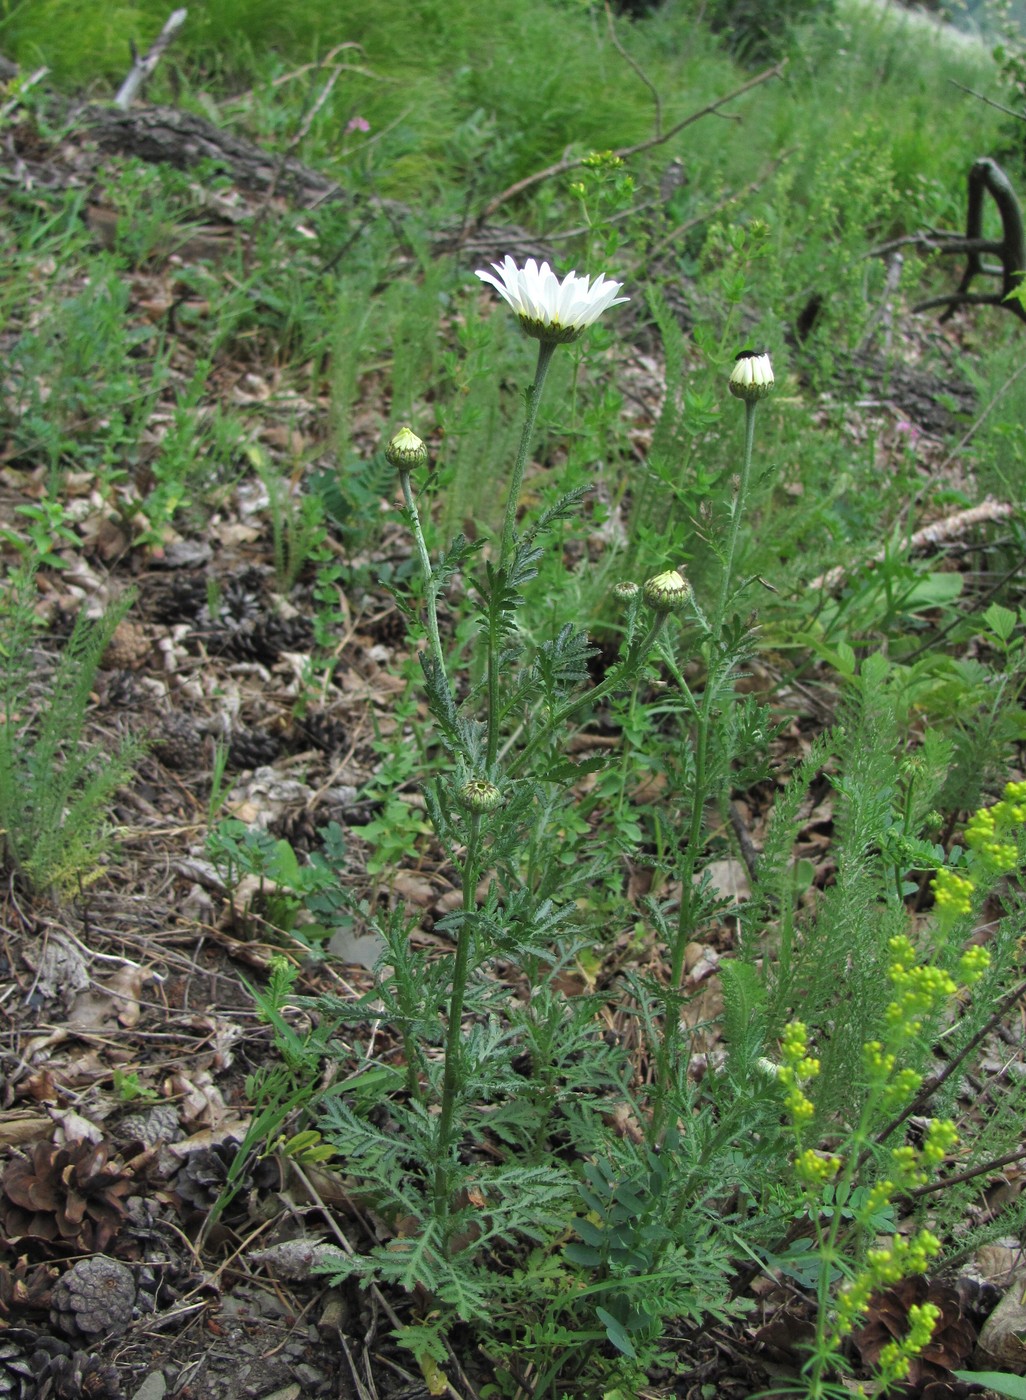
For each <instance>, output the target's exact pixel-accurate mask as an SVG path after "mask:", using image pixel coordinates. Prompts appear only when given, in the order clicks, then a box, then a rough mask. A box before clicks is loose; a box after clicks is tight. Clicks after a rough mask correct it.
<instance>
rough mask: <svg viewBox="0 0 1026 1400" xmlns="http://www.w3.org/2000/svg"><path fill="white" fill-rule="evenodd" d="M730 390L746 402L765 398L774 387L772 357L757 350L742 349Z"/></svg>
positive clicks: (731, 378)
mask: <svg viewBox="0 0 1026 1400" xmlns="http://www.w3.org/2000/svg"><path fill="white" fill-rule="evenodd" d="M728 387H729V389H730V392H731V393H732V394H733V395H734V397H735V398H737V399H744V400H745V402H746V403H755V402H756V401H757V400H758V399H764V398H765V397H766V395H767V394H768V393H769V391H770V390H771V389H772V388H773V366H772V365H771V364H770V357H769V356H768V355H767V354H765V353H762V352H759V351H756V350H742V352H741V354H740V355H738V357H737V362H736V363H735V365H734V369H733V372H732V374H731V376H730V384H729V386H728Z"/></svg>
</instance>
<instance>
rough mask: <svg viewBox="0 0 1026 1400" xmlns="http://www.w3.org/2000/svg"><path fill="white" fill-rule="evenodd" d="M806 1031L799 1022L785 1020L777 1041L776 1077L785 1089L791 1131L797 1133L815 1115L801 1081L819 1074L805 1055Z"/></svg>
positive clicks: (817, 1065) (813, 1059)
mask: <svg viewBox="0 0 1026 1400" xmlns="http://www.w3.org/2000/svg"><path fill="white" fill-rule="evenodd" d="M807 1049H808V1031H807V1029H806V1027H805V1025H804V1024H803V1022H801V1021H789V1022H788V1024H787V1025H786V1026H785V1027H784V1034H783V1036H782V1038H781V1042H780V1058H781V1062H782V1063H781V1065H780V1069H779V1070H778V1072H777V1078H778V1079H779V1080H780V1082H781V1084H783V1085H785V1086H786V1087H787V1094H786V1095H785V1097H784V1107H785V1108H786V1109H787V1112H788V1114H789V1115H790V1118H791V1122H792V1124H793V1125H794V1128H795V1130H796V1131H797V1130H799V1129H800V1128H801V1127H803V1126H804V1125H805V1124H806V1123H809V1122H811V1121H812V1119H813V1118H814V1117H815V1116H816V1105H815V1104H814V1103H813V1102H812V1100H811V1099H810V1098H809V1097H808V1096H807V1095H806V1094H804V1093H803V1092H802V1087H801V1086H802V1081H803V1080H807V1079H815V1077H816V1075H817V1074H818V1073H819V1061H818V1060H817V1059H815V1058H814V1057H813V1056H812V1055H808V1054H806V1051H807Z"/></svg>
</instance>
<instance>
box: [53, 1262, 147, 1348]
mask: <svg viewBox="0 0 1026 1400" xmlns="http://www.w3.org/2000/svg"><path fill="white" fill-rule="evenodd" d="M135 1295H136V1288H135V1279H134V1278H133V1276H132V1271H131V1269H129V1268H128V1267H126V1265H124V1264H121V1263H119V1262H118V1260H117V1259H108V1258H107V1256H106V1255H105V1254H94V1255H93V1256H92V1257H91V1258H89V1259H80V1260H79V1261H78V1263H77V1264H75V1265H73V1266H72V1268H70V1269H69V1270H68V1272H67V1273H66V1274H65V1275H64V1276H63V1278H61V1279H60V1280H59V1281H58V1283H57V1285H56V1287H55V1288H54V1290H53V1299H52V1302H51V1304H50V1321H51V1322H52V1323H53V1325H54V1326H55V1327H58V1328H60V1330H61V1331H62V1332H63V1333H64V1334H65V1336H67V1337H72V1338H74V1339H75V1340H78V1339H80V1338H84V1339H85V1340H91V1339H92V1338H95V1337H100V1336H104V1335H110V1336H117V1335H118V1334H119V1333H121V1332H123V1331H124V1330H125V1328H126V1327H127V1326H128V1324H129V1323H130V1322H131V1321H132V1315H133V1311H134V1309H135Z"/></svg>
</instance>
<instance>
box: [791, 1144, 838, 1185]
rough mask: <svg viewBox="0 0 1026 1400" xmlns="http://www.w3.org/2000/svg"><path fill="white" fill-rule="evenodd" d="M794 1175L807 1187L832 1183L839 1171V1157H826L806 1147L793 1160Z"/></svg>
mask: <svg viewBox="0 0 1026 1400" xmlns="http://www.w3.org/2000/svg"><path fill="white" fill-rule="evenodd" d="M794 1170H795V1175H796V1176H797V1178H798V1180H799V1181H804V1182H805V1183H806V1184H807V1185H809V1186H822V1185H823V1184H824V1183H825V1182H827V1181H832V1180H833V1179H834V1177H835V1176H836V1175H837V1173H838V1172H839V1171H840V1170H841V1159H840V1157H827V1156H823V1155H821V1154H820V1153H819V1152H815V1151H813V1149H812V1148H811V1147H807V1148H806V1149H805V1151H804V1152H799V1153H798V1156H797V1157H796V1158H795V1159H794Z"/></svg>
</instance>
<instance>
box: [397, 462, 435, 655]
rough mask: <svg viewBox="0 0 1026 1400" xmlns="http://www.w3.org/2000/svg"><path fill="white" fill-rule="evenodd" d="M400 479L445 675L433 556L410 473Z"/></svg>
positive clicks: (431, 636)
mask: <svg viewBox="0 0 1026 1400" xmlns="http://www.w3.org/2000/svg"><path fill="white" fill-rule="evenodd" d="M399 481H400V483H401V485H402V488H403V500H404V501H405V502H406V510H407V513H408V514H409V517H410V524H411V526H412V528H413V538H414V539H415V540H416V542H417V554H418V555H419V556H420V570H421V573H422V574H423V575H424V595H425V599H424V601H425V607H426V609H427V630H428V640H429V641H430V644H431V655H432V657H433V659H434V663H435V666H436V668H437V670H438V674H439V676H444V675H445V657H444V656H443V655H442V639H441V637H440V636H439V635H438V607H437V601H436V600H437V592H438V589H437V585H436V583H435V576H434V571H433V570H432V568H431V556H430V554H428V550H427V545H426V544H425V542H424V531H423V530H422V529H421V526H420V515H419V513H418V511H417V502H416V501H415V500H414V497H413V487H412V486H411V485H410V473H409V472H404V471H400V473H399Z"/></svg>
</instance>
